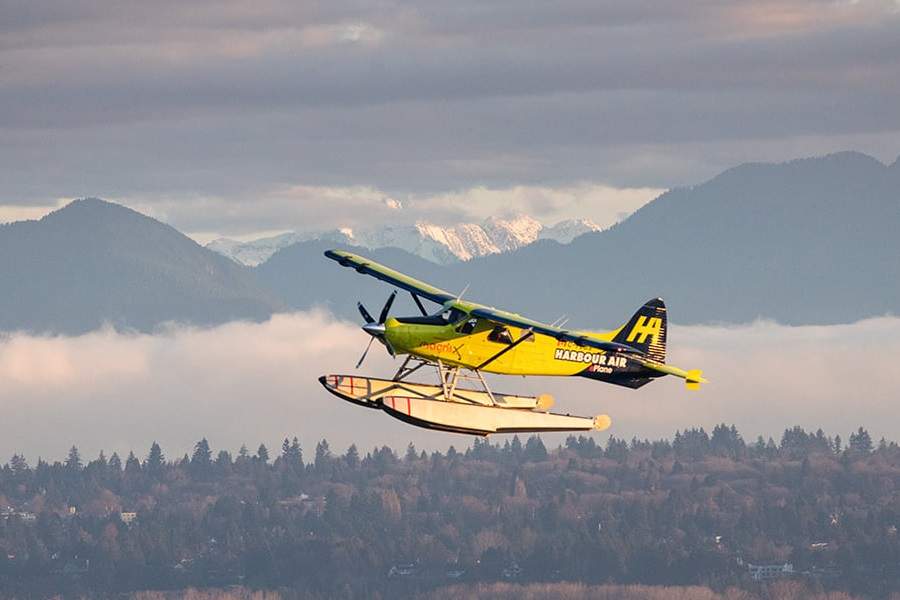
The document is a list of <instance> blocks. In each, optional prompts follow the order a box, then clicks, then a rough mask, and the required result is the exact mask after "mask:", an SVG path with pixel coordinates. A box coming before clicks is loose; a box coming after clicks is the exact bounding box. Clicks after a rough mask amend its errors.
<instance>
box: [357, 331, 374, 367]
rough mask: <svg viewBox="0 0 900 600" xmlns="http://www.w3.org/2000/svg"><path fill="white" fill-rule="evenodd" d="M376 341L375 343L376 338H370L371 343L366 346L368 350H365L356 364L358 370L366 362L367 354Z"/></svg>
mask: <svg viewBox="0 0 900 600" xmlns="http://www.w3.org/2000/svg"><path fill="white" fill-rule="evenodd" d="M374 341H375V338H374V337H370V338H369V343H368V344H366V349H365V351H363V353H362V356H360V357H359V362H358V363H356V368H357V369H358V368H359V367H360V366H361V365H362V364H363V361H364V360H366V354H368V353H369V348H371V347H372V342H374Z"/></svg>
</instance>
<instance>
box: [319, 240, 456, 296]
mask: <svg viewBox="0 0 900 600" xmlns="http://www.w3.org/2000/svg"><path fill="white" fill-rule="evenodd" d="M325 256H327V257H328V258H330V259H331V260H335V261H337V262H338V263H339V264H340V265H341V266H342V267H353V268H354V269H356V271H357V272H358V273H362V274H364V275H371V276H372V277H374V278H376V279H380V280H381V281H384V282H387V283H389V284H391V285H393V286H396V287H398V288H400V289H402V290H406V291H407V292H410V293H413V294H415V295H416V296H420V297H422V298H427V299H428V300H431V301H432V302H437V303H438V304H444V303H445V302H447V301H448V300H454V299H455V298H456V296H454V295H453V294H451V293H450V292H447V291H444V290H442V289H440V288H436V287H434V286H433V285H429V284H427V283H425V282H423V281H419V280H418V279H414V278H412V277H410V276H409V275H404V274H403V273H401V272H399V271H395V270H394V269H391V268H388V267H385V266H384V265H381V264H378V263H377V262H375V261H372V260H369V259H367V258H364V257H362V256H359V255H358V254H353V253H352V252H344V251H343V250H328V251H326V252H325Z"/></svg>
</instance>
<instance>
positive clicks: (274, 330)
mask: <svg viewBox="0 0 900 600" xmlns="http://www.w3.org/2000/svg"><path fill="white" fill-rule="evenodd" d="M297 340H304V343H297ZM367 340H368V336H367V335H366V334H365V333H363V332H362V331H361V330H360V329H359V325H358V324H356V323H346V322H341V321H336V320H334V319H333V318H332V317H330V316H329V315H327V314H326V313H322V312H315V311H314V312H300V313H293V314H283V315H276V316H275V317H273V318H272V319H271V320H269V321H267V322H265V323H230V324H226V325H222V326H219V327H215V328H212V329H191V328H172V329H170V330H168V331H167V332H164V333H161V334H157V335H135V334H122V333H116V332H114V331H110V330H107V331H97V332H93V333H90V334H86V335H82V336H78V337H32V336H28V335H22V334H15V335H12V336H10V337H8V338H6V339H4V340H2V341H0V380H2V381H3V385H2V386H0V407H2V409H3V415H2V419H0V457H9V456H12V454H13V453H22V454H24V455H25V456H26V458H28V459H29V460H30V461H31V464H34V463H35V462H36V460H37V458H38V457H39V456H43V457H44V458H45V459H48V460H58V459H59V460H61V459H63V458H64V457H65V455H66V452H67V450H68V449H69V448H70V447H71V446H72V445H73V444H74V445H77V446H78V448H79V449H80V450H81V452H82V455H83V456H85V457H88V458H91V457H96V456H97V454H98V453H99V452H100V450H101V449H102V450H104V451H105V452H106V455H107V456H109V455H110V454H111V453H112V452H119V454H120V455H121V456H126V455H127V453H128V452H129V451H131V450H133V451H134V452H135V454H136V455H138V456H140V457H144V456H145V455H146V453H147V450H148V449H149V447H150V444H151V443H152V442H153V441H154V440H156V441H158V442H159V443H160V445H161V446H162V447H163V450H165V451H166V453H167V455H168V456H169V457H170V458H178V457H180V456H181V455H182V454H184V453H185V452H190V451H191V448H192V446H193V444H194V443H196V442H197V441H198V440H199V439H200V438H201V437H204V436H205V437H207V438H208V440H209V442H210V444H211V445H212V446H213V447H214V448H216V449H226V450H229V451H231V452H232V453H235V452H237V450H238V449H239V448H240V446H241V444H246V445H247V447H248V448H249V449H251V450H252V451H255V450H256V448H257V447H258V446H259V444H260V443H265V444H266V446H267V447H268V448H270V449H273V450H276V451H277V449H278V448H280V446H281V440H283V439H284V438H285V437H291V438H292V437H293V436H295V435H296V436H298V437H299V438H300V440H301V443H302V445H303V447H304V449H305V450H306V452H307V456H310V455H311V453H312V451H313V450H314V449H315V445H316V443H317V442H318V441H319V440H321V439H327V440H328V442H329V445H330V446H331V447H332V448H333V449H334V450H335V451H337V452H343V451H344V450H345V449H346V448H347V447H348V446H349V445H350V444H351V443H355V444H357V446H358V447H359V448H360V449H362V450H363V451H367V450H370V449H371V448H373V447H375V446H378V447H380V446H382V445H385V444H386V445H388V446H390V447H393V448H395V449H397V450H398V451H400V452H402V451H403V450H404V449H405V448H406V446H407V444H409V443H410V442H412V443H414V444H415V445H416V447H417V448H419V449H427V450H435V449H437V450H441V451H444V450H446V449H447V448H448V447H449V446H450V445H455V446H456V447H457V448H464V447H468V446H469V445H470V444H471V443H472V439H473V438H472V437H471V436H464V435H457V434H448V433H440V432H433V431H428V430H424V429H418V428H415V427H412V426H409V425H406V424H405V423H401V422H400V421H397V420H394V419H392V418H391V417H389V416H388V415H386V414H385V413H382V412H381V411H376V410H371V409H367V408H363V407H358V406H355V405H352V404H349V403H347V402H345V401H343V400H340V399H338V398H336V397H334V396H332V395H330V394H329V393H328V392H326V391H325V389H324V388H322V387H321V386H320V385H319V383H318V381H317V378H318V377H319V376H320V375H324V374H326V373H352V372H353V365H354V364H355V363H356V360H357V358H358V357H359V356H360V355H361V354H362V351H363V349H364V347H365V344H366V343H367ZM898 340H900V318H896V317H884V318H878V319H870V320H866V321H860V322H858V323H853V324H848V325H833V326H827V327H816V326H806V327H789V326H783V325H777V324H774V323H770V322H757V323H751V324H746V325H740V326H730V327H723V326H718V327H707V326H697V327H695V326H691V327H680V326H677V325H676V326H672V327H671V328H670V331H669V336H668V350H669V352H668V355H669V356H668V362H670V363H672V364H674V365H677V366H680V367H683V368H701V369H703V371H704V375H705V376H706V377H707V378H709V380H710V383H709V384H706V385H704V386H703V387H702V389H701V390H699V391H688V390H686V389H685V387H684V384H683V382H682V381H681V380H679V379H675V378H673V377H666V378H663V379H661V380H657V381H654V382H652V383H650V384H648V385H646V386H644V387H643V388H641V389H639V390H629V389H625V388H620V387H616V386H612V385H608V384H603V383H600V382H596V381H591V380H587V379H581V378H551V377H531V378H527V379H524V378H520V377H500V376H489V377H490V382H491V385H492V388H493V389H494V390H495V391H498V392H518V393H529V394H535V395H536V394H540V393H550V394H552V395H553V396H554V397H555V398H556V406H555V407H554V410H555V411H559V412H563V413H571V414H578V415H583V416H593V415H597V414H608V415H609V416H610V417H611V418H612V423H613V425H612V428H611V429H610V430H609V431H607V432H604V433H599V432H598V433H593V434H591V435H594V436H595V438H596V439H597V441H598V442H599V443H605V442H606V439H607V438H608V436H609V435H610V434H612V435H615V436H616V437H619V438H625V439H629V440H630V439H631V438H632V436H637V437H638V438H641V439H644V438H649V439H657V438H663V437H665V438H671V437H672V436H673V435H674V432H675V431H676V430H679V429H680V430H683V429H685V428H690V427H700V426H702V427H705V428H706V430H707V431H711V430H712V428H713V427H714V426H715V425H717V424H719V423H723V422H724V423H728V424H732V423H733V424H736V425H737V426H738V428H739V429H740V431H741V432H742V434H743V435H744V437H745V439H746V440H747V441H748V442H753V441H755V439H756V436H758V435H763V436H765V437H766V438H768V437H769V436H772V437H773V438H774V439H775V441H776V442H778V441H779V440H780V437H781V434H782V432H783V431H784V429H785V428H788V427H792V426H794V425H800V426H802V427H804V428H805V429H807V430H808V431H815V430H816V429H818V428H819V427H821V428H822V429H824V430H825V431H826V432H827V433H828V434H829V435H834V434H839V435H840V436H841V437H842V438H843V439H844V440H845V441H846V440H847V439H848V436H849V434H850V432H852V431H855V430H856V428H857V427H859V426H865V427H866V428H868V430H869V432H870V433H871V435H872V436H873V437H874V439H876V440H878V439H879V438H880V437H882V436H884V437H886V438H887V439H889V440H890V439H894V440H897V431H896V423H897V409H896V403H897V398H898V397H900V378H898V377H897V374H896V364H895V363H896V357H897V356H898V355H900V341H898ZM397 366H398V363H397V362H395V361H393V360H392V359H391V358H390V357H389V356H388V355H387V352H386V351H385V350H384V349H383V348H381V347H380V346H378V345H377V344H376V345H374V346H373V348H372V351H371V352H370V353H369V356H368V358H367V360H366V364H365V368H364V369H362V370H361V371H360V372H362V373H365V374H368V375H372V376H385V377H386V376H389V375H390V374H392V373H393V371H394V370H396V368H397ZM433 379H436V375H435V377H434V378H430V377H429V376H428V375H427V374H426V375H422V376H421V377H420V378H418V379H416V380H417V381H422V382H429V381H432V380H433ZM491 439H492V440H494V441H495V442H499V443H503V441H504V440H506V439H510V438H509V436H506V435H498V436H492V438H491ZM564 439H565V435H564V434H550V435H544V440H545V443H547V444H550V445H555V444H558V443H561V442H563V441H564ZM898 441H900V440H898Z"/></svg>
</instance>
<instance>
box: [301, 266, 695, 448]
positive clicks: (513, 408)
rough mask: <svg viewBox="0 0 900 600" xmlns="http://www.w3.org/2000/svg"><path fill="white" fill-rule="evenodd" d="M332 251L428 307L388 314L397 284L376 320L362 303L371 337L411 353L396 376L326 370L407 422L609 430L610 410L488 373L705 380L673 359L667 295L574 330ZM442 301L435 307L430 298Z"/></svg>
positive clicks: (630, 382) (342, 393) (462, 429)
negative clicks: (582, 409) (559, 407)
mask: <svg viewBox="0 0 900 600" xmlns="http://www.w3.org/2000/svg"><path fill="white" fill-rule="evenodd" d="M325 256H327V257H328V258H330V259H332V260H334V261H337V262H338V264H340V265H341V266H344V267H351V268H353V269H355V270H356V271H357V272H359V273H362V274H364V275H370V276H372V277H375V278H377V279H380V280H381V281H384V282H386V283H388V284H390V285H392V286H394V287H395V288H398V289H401V290H404V291H406V292H409V293H410V294H411V295H412V298H413V300H414V302H415V304H416V306H417V307H418V308H419V311H420V312H421V315H416V316H411V317H393V316H389V313H390V310H391V305H392V304H393V302H394V298H395V297H396V296H397V290H396V289H395V290H394V291H393V292H392V293H391V295H390V296H389V297H388V299H387V302H386V303H385V304H384V307H383V308H382V309H381V312H380V314H379V318H378V320H375V319H374V318H373V317H372V315H371V314H370V313H369V311H368V310H366V308H365V307H364V306H363V305H362V303H358V304H357V307H358V309H359V313H360V314H361V315H362V318H363V320H364V321H365V324H364V325H363V327H362V328H363V330H364V331H365V332H366V333H368V334H369V335H370V336H371V338H370V339H369V344H368V346H366V349H365V351H364V352H363V354H362V356H361V357H360V359H359V362H358V363H357V364H356V368H357V369H358V368H359V367H360V366H361V365H362V363H363V361H364V360H365V358H366V355H367V354H368V352H369V349H370V348H371V346H372V342H374V341H375V340H378V341H379V342H381V343H382V344H383V345H384V346H385V348H387V351H388V352H389V353H390V354H391V356H394V357H397V356H404V357H405V358H404V360H403V363H402V364H401V366H400V368H399V369H398V370H397V372H396V373H395V374H394V376H393V377H391V378H390V379H377V378H372V377H362V376H359V375H323V376H322V377H320V378H319V381H320V382H321V383H322V385H324V386H325V388H326V389H327V390H328V391H329V392H331V393H332V394H334V395H336V396H338V397H340V398H342V399H344V400H347V401H349V402H353V403H355V404H359V405H362V406H366V407H369V408H374V409H380V410H383V411H384V412H386V413H388V414H389V415H390V416H392V417H395V418H397V419H400V420H402V421H405V422H407V423H410V424H413V425H417V426H419V427H425V428H429V429H436V430H441V431H450V432H456V433H465V434H474V435H489V434H491V433H513V432H541V431H590V430H599V431H602V430H604V429H607V428H608V427H609V426H610V425H611V420H610V418H609V416H607V415H597V416H594V417H578V416H572V415H568V414H558V413H552V412H550V408H551V407H552V406H553V403H554V401H553V398H552V397H551V396H550V395H548V394H541V395H539V396H521V395H515V394H501V393H497V392H493V391H491V389H490V388H489V387H488V385H487V382H486V381H485V379H484V375H483V373H498V374H502V375H542V376H579V377H587V378H589V379H596V380H598V381H603V382H606V383H611V384H614V385H619V386H624V387H627V388H632V389H637V388H639V387H641V386H643V385H645V384H647V383H649V382H650V381H651V380H653V379H655V378H658V377H663V376H665V375H674V376H675V377H680V378H682V379H684V380H685V383H686V385H687V387H688V389H697V388H698V387H699V386H700V384H701V383H706V379H704V378H703V375H702V372H701V371H700V370H698V369H694V370H689V371H686V370H684V369H679V368H678V367H674V366H671V365H667V364H666V306H665V303H664V302H663V301H662V299H660V298H655V299H653V300H650V301H649V302H647V303H646V304H644V305H643V306H642V307H641V308H640V309H638V311H637V312H636V313H635V314H634V316H633V317H631V319H630V320H629V321H628V322H627V323H626V324H625V325H623V326H621V327H619V328H618V329H616V330H613V331H608V332H592V331H574V330H571V329H565V328H564V325H565V323H559V322H557V323H552V324H545V323H540V322H538V321H532V320H531V319H527V318H525V317H522V316H519V315H517V314H514V313H511V312H507V311H504V310H498V309H496V308H492V307H488V306H484V305H481V304H477V303H475V302H470V301H468V300H463V299H462V298H461V295H462V294H459V295H454V294H451V293H449V292H446V291H444V290H442V289H439V288H436V287H434V286H432V285H429V284H427V283H424V282H421V281H418V280H416V279H414V278H412V277H409V276H407V275H404V274H403V273H400V272H398V271H395V270H393V269H391V268H388V267H386V266H384V265H381V264H378V263H376V262H374V261H371V260H369V259H367V258H364V257H362V256H359V255H356V254H352V253H350V252H344V251H341V250H328V251H327V252H325ZM423 299H425V300H429V301H431V302H434V303H436V304H438V305H439V308H438V309H437V311H435V312H429V311H427V310H426V309H425V306H424V304H423V303H422V300H423ZM423 367H430V368H434V369H436V370H437V376H438V377H437V378H438V383H437V384H436V385H435V384H426V383H414V382H411V381H410V380H409V377H410V376H411V375H412V374H414V373H416V372H418V371H419V370H420V369H422V368H423Z"/></svg>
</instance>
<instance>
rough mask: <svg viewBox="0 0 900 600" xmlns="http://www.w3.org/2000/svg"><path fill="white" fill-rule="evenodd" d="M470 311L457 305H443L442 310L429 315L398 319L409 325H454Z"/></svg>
mask: <svg viewBox="0 0 900 600" xmlns="http://www.w3.org/2000/svg"><path fill="white" fill-rule="evenodd" d="M468 316H469V315H468V313H466V312H465V311H463V310H460V309H458V308H456V307H453V306H451V307H442V308H441V310H439V311H438V312H436V313H434V314H433V315H428V316H427V317H398V318H397V320H398V321H399V322H401V323H406V324H408V325H453V324H456V323H459V322H460V321H462V320H463V319H465V318H466V317H468Z"/></svg>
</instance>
